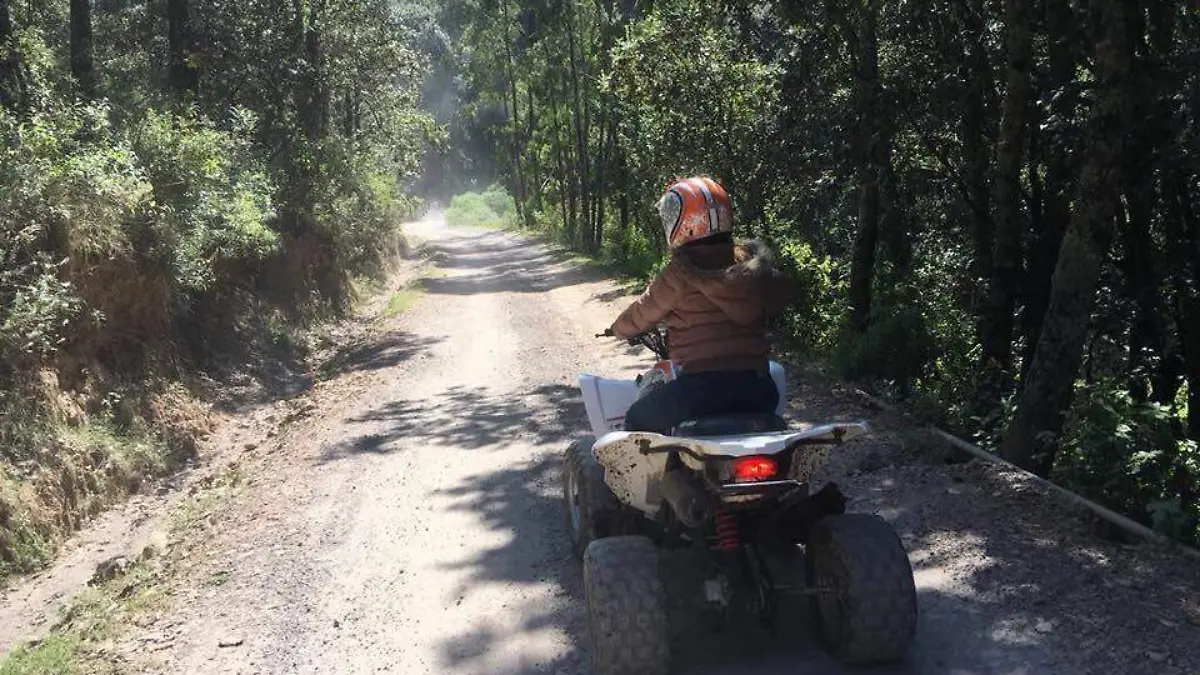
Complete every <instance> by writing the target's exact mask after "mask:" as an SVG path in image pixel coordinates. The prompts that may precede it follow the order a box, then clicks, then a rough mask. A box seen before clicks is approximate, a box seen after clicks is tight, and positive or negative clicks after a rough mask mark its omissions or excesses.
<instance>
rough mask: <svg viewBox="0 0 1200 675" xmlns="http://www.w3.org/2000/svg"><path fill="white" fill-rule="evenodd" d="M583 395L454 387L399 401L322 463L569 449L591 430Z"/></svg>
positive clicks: (360, 421) (556, 389)
mask: <svg viewBox="0 0 1200 675" xmlns="http://www.w3.org/2000/svg"><path fill="white" fill-rule="evenodd" d="M585 420H586V417H585V415H584V411H583V401H582V399H581V398H580V396H579V389H578V388H577V387H573V386H567V385H563V384H548V385H543V386H541V387H538V388H536V389H534V390H532V391H531V392H529V393H528V394H525V395H523V396H519V397H514V396H513V395H512V394H509V393H505V394H493V393H489V392H488V391H486V390H478V391H477V390H472V389H467V388H464V387H451V388H449V389H447V390H446V391H444V392H442V393H441V394H440V395H439V396H437V397H436V398H433V399H432V400H431V399H418V400H403V399H402V400H397V401H388V402H386V403H383V404H381V405H380V406H378V407H377V408H375V409H374V410H372V411H370V412H367V413H365V414H363V415H360V416H358V417H355V418H353V419H351V420H350V422H351V423H352V424H356V425H361V426H362V427H363V428H364V430H365V433H363V434H362V435H360V436H357V437H355V438H353V439H351V440H350V441H348V442H346V443H342V444H339V445H336V446H333V447H330V448H328V449H327V450H326V451H325V453H324V454H323V455H322V457H321V460H320V461H321V462H322V463H324V462H329V461H333V460H337V459H343V458H347V457H351V456H353V455H355V454H361V453H387V452H390V451H391V450H393V449H394V448H395V442H396V441H399V440H400V439H405V440H406V442H410V443H424V444H427V445H436V446H443V447H446V448H453V449H458V450H479V449H482V448H497V447H505V446H509V445H512V444H514V443H523V444H530V445H541V444H553V443H563V444H564V445H565V443H566V439H568V438H570V437H571V436H573V435H574V434H576V433H578V431H579V430H580V429H583V428H585V427H586V423H585Z"/></svg>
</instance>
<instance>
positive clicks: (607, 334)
mask: <svg viewBox="0 0 1200 675" xmlns="http://www.w3.org/2000/svg"><path fill="white" fill-rule="evenodd" d="M614 335H616V334H615V333H613V330H612V329H611V328H606V329H605V330H604V332H603V333H596V337H598V338H606V337H613V336H614Z"/></svg>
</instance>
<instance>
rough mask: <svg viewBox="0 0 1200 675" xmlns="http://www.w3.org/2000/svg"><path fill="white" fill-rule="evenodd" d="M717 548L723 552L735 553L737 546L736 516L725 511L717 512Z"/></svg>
mask: <svg viewBox="0 0 1200 675" xmlns="http://www.w3.org/2000/svg"><path fill="white" fill-rule="evenodd" d="M716 524H717V546H719V547H721V550H723V551H736V550H737V548H738V545H739V539H738V522H737V516H735V515H733V514H732V513H730V512H729V511H726V510H725V509H721V510H720V511H717V515H716Z"/></svg>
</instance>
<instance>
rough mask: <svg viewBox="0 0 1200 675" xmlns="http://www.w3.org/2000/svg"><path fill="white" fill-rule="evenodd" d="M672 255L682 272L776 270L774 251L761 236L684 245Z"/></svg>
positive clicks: (710, 275) (721, 274) (714, 274)
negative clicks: (731, 242)
mask: <svg viewBox="0 0 1200 675" xmlns="http://www.w3.org/2000/svg"><path fill="white" fill-rule="evenodd" d="M675 258H677V259H678V261H679V265H680V267H682V268H683V270H684V271H685V272H687V273H688V274H689V275H692V276H695V277H698V278H706V279H714V278H736V277H760V276H770V275H771V274H773V273H774V272H775V253H774V252H773V251H772V250H771V249H770V247H768V246H767V244H766V242H764V241H762V240H761V239H745V240H739V241H736V242H734V243H733V244H732V245H730V244H714V245H704V244H703V243H701V244H699V245H693V246H686V247H684V248H681V249H679V250H678V251H676V252H675Z"/></svg>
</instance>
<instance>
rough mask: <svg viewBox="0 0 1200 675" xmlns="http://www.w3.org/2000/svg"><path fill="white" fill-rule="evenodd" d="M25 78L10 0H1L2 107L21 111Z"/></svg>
mask: <svg viewBox="0 0 1200 675" xmlns="http://www.w3.org/2000/svg"><path fill="white" fill-rule="evenodd" d="M25 98H26V93H25V78H24V74H23V73H22V70H21V56H20V53H19V52H18V51H17V40H16V34H15V31H14V30H13V23H12V14H11V12H10V10H9V3H8V0H0V108H3V109H5V110H8V111H19V110H21V109H23V108H24V104H25Z"/></svg>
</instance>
